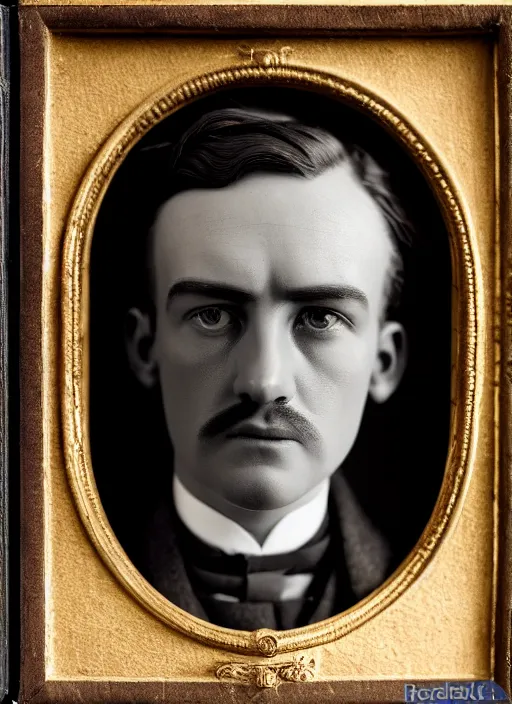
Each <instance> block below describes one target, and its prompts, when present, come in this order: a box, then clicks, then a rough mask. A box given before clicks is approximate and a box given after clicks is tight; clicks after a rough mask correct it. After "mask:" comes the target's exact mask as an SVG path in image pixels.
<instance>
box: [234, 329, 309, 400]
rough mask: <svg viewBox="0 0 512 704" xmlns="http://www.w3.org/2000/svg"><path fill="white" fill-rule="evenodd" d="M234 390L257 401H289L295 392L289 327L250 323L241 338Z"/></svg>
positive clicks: (236, 352) (240, 395) (237, 352)
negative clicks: (287, 328)
mask: <svg viewBox="0 0 512 704" xmlns="http://www.w3.org/2000/svg"><path fill="white" fill-rule="evenodd" d="M234 354H235V365H236V375H235V381H234V387H233V390H234V392H235V394H236V395H237V396H239V397H242V396H249V397H250V398H251V400H252V401H255V402H256V403H258V404H265V403H272V402H274V401H278V402H280V403H287V402H288V401H290V400H291V399H292V398H293V396H294V395H295V381H294V373H293V365H292V350H291V345H290V340H289V338H288V334H287V332H286V330H284V329H281V326H279V324H276V323H275V322H274V324H272V323H270V322H269V321H267V322H266V324H265V322H262V323H261V324H260V325H254V326H252V327H249V328H248V329H247V330H246V331H245V334H244V336H243V338H242V339H241V340H240V341H239V342H238V344H237V347H236V350H234Z"/></svg>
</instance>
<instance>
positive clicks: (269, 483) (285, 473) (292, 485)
mask: <svg viewBox="0 0 512 704" xmlns="http://www.w3.org/2000/svg"><path fill="white" fill-rule="evenodd" d="M298 470H300V468H297V467H296V468H295V470H291V469H290V470H287V469H284V468H282V467H281V468H279V467H274V466H268V465H257V466H255V467H254V468H253V470H252V471H251V472H250V474H249V473H248V472H247V470H246V469H245V470H244V471H237V472H230V473H229V475H230V479H231V481H226V483H225V484H224V486H223V492H222V493H223V495H224V499H225V500H226V501H227V502H228V503H230V504H232V505H233V506H236V507H237V508H240V509H243V510H246V511H272V510H276V509H282V508H285V507H287V506H290V505H293V504H295V503H296V502H298V501H299V500H300V499H301V498H302V497H303V496H304V495H305V494H307V493H308V491H309V490H310V488H311V487H310V486H309V482H308V481H307V479H308V477H307V474H308V473H307V472H300V471H298ZM226 479H227V477H226Z"/></svg>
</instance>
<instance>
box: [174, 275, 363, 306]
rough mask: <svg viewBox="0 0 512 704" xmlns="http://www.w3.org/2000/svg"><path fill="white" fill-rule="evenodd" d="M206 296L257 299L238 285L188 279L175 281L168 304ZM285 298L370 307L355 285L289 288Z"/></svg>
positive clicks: (241, 301) (242, 302)
mask: <svg viewBox="0 0 512 704" xmlns="http://www.w3.org/2000/svg"><path fill="white" fill-rule="evenodd" d="M187 294H188V295H195V296H205V297H206V298H221V299H222V300H225V301H232V302H233V303H238V304H244V303H251V302H253V301H255V300H256V296H255V295H254V294H253V293H249V292H248V291H244V290H243V289H241V288H238V287H236V286H229V285H227V284H221V283H212V282H209V281H198V280H186V281H178V282H177V283H175V284H174V285H173V286H172V287H171V289H170V291H169V294H168V296H167V304H169V303H170V302H171V300H172V299H173V298H175V297H176V296H184V295H187ZM283 298H285V299H286V300H288V301H294V302H300V303H309V302H314V301H323V300H326V299H336V300H347V299H348V300H353V301H358V302H359V303H361V304H362V305H363V306H364V307H365V308H367V307H368V298H367V297H366V295H365V294H364V293H363V292H362V291H361V290H360V289H358V288H355V287H354V286H334V285H332V284H331V285H329V284H327V285H322V286H304V287H303V288H294V289H289V290H286V291H284V292H283Z"/></svg>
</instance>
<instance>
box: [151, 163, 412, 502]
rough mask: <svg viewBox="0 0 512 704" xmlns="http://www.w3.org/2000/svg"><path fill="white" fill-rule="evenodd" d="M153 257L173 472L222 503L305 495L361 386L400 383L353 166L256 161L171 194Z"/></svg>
mask: <svg viewBox="0 0 512 704" xmlns="http://www.w3.org/2000/svg"><path fill="white" fill-rule="evenodd" d="M153 257H154V259H153V261H154V272H153V274H154V289H155V294H154V295H155V308H156V330H155V331H154V338H153V340H152V346H151V351H150V362H151V364H152V365H153V366H154V368H155V370H156V372H157V378H158V379H159V383H160V385H161V391H162V398H163V404H164V410H165V417H166V421H167V427H168V430H169V435H170V438H171V441H172V445H173V448H174V454H175V459H174V462H175V471H176V472H177V474H178V476H179V478H180V479H181V481H182V482H183V484H184V485H185V486H188V487H189V489H191V490H192V491H193V493H195V494H196V495H198V496H199V497H200V498H203V499H205V500H207V501H208V502H209V503H210V505H213V506H215V507H216V508H219V509H222V506H223V505H226V504H230V505H232V506H233V505H234V506H237V507H241V508H246V509H257V510H261V509H274V508H279V507H284V506H287V505H290V504H292V503H295V502H298V501H300V500H301V499H302V498H303V497H305V496H307V495H308V494H309V493H311V492H312V491H314V490H315V488H316V487H318V485H319V484H320V483H321V482H323V481H324V480H325V479H326V478H328V477H330V475H332V474H333V472H334V471H335V470H336V469H337V468H338V467H339V466H340V464H341V463H342V462H343V461H344V460H345V458H346V456H347V454H348V452H349V450H350V448H351V447H352V444H353V443H354V440H355V438H356V436H357V433H358V429H359V425H360V422H361V416H362V412H363V408H364V405H365V402H366V399H367V396H368V393H369V392H370V393H373V394H374V396H375V398H376V400H379V401H382V400H385V399H386V398H387V397H388V396H389V395H390V394H391V393H392V392H393V391H394V389H395V388H396V386H397V384H398V383H399V379H400V375H401V368H402V366H403V365H401V363H400V360H399V357H400V347H402V344H401V342H400V341H399V342H398V344H397V338H398V337H401V335H402V330H401V328H400V326H399V325H398V324H397V323H383V311H384V308H385V290H386V279H387V275H388V269H389V266H390V261H391V243H390V238H389V234H388V231H387V225H386V222H385V220H384V218H383V216H382V214H381V212H380V210H379V208H378V207H377V206H376V204H375V203H374V202H373V200H372V199H371V197H370V196H369V195H368V194H367V192H366V191H365V190H364V188H363V187H362V186H361V185H360V184H359V183H358V181H357V180H356V178H355V177H354V175H353V173H352V171H351V169H350V168H349V167H348V166H346V165H342V166H337V167H335V168H332V169H330V170H329V171H327V172H325V173H323V174H322V175H320V176H317V177H316V178H313V179H310V180H308V179H305V178H301V177H295V176H291V175H277V174H255V175H252V176H250V177H246V178H244V179H242V180H241V181H239V182H238V183H235V184H233V185H231V186H229V187H227V188H222V189H212V190H194V191H188V192H184V193H181V194H179V195H177V196H175V197H173V198H171V199H170V200H169V201H168V202H166V203H165V204H164V205H163V206H162V207H161V209H160V211H159V213H158V214H157V217H156V220H155V223H154V230H153ZM146 322H147V321H146ZM397 350H398V351H397Z"/></svg>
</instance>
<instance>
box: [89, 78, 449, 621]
mask: <svg viewBox="0 0 512 704" xmlns="http://www.w3.org/2000/svg"><path fill="white" fill-rule="evenodd" d="M451 282H452V275H451V259H450V248H449V238H448V233H447V228H446V225H445V223H444V222H443V217H442V214H441V211H440V208H439V205H438V203H437V201H436V198H435V196H434V194H433V193H432V192H431V189H430V187H429V185H428V183H427V181H426V179H425V177H424V175H423V174H422V173H421V171H420V169H419V167H418V165H417V164H416V163H415V162H414V160H413V159H412V157H411V156H410V154H408V153H407V151H406V150H405V148H404V147H403V145H401V144H399V143H398V142H397V140H396V138H395V137H394V136H393V135H392V134H390V133H388V132H387V131H386V130H385V129H384V128H383V127H382V126H381V125H379V124H378V123H377V122H376V121H374V120H373V119H372V118H370V117H369V116H368V115H365V114H362V113H361V112H360V111H358V110H356V109H355V108H353V107H349V106H348V105H345V104H343V103H342V102H341V101H340V100H335V99H334V98H333V97H329V96H326V95H322V94H317V93H313V92H308V91H305V90H298V89H291V88H282V87H280V88H278V87H275V88H247V89H242V88H239V89H236V90H235V89H231V90H226V91H222V92H219V93H214V94H212V95H209V96H207V97H203V98H201V99H200V100H197V101H195V102H193V103H191V104H190V105H188V106H185V107H183V108H181V109H180V110H178V111H177V112H176V113H175V114H173V115H171V116H170V117H167V118H166V119H165V120H163V121H162V122H161V123H160V124H159V125H157V126H156V127H154V128H153V129H152V130H150V131H149V133H148V134H147V135H146V136H144V137H143V138H142V139H141V140H140V141H139V142H138V143H137V144H136V145H135V146H134V147H133V148H132V150H131V152H130V153H129V155H128V157H127V158H126V159H125V161H124V162H123V164H122V165H121V167H120V168H119V170H118V172H117V173H116V175H115V177H114V179H113V181H112V183H111V185H110V187H109V189H108V191H107V193H106V195H105V198H104V200H103V202H102V205H101V208H100V211H99V214H98V218H97V221H96V226H95V230H94V236H93V241H92V251H91V264H90V404H91V405H90V433H91V453H92V466H93V468H94V475H95V479H96V484H97V487H98V491H99V496H100V498H101V501H102V504H103V507H104V509H105V511H106V514H107V517H108V520H109V522H110V524H111V526H112V529H113V530H114V532H115V534H116V536H117V538H118V539H119V541H120V543H121V545H122V547H123V548H124V550H125V551H126V553H127V555H128V557H129V559H130V560H131V561H132V562H133V563H134V564H135V566H136V567H137V569H138V570H139V571H140V573H141V574H142V575H143V576H144V577H145V578H146V579H147V581H148V582H149V583H150V584H151V585H152V586H153V587H155V588H156V589H157V590H158V591H159V592H160V593H161V594H162V595H163V596H165V597H166V598H167V599H168V600H169V601H171V602H172V603H173V604H175V605H176V606H178V607H180V608H181V609H183V610H185V611H186V612H188V613H190V614H193V615H194V616H197V617H199V618H201V619H204V620H205V621H208V622H211V623H213V624H216V625H219V626H224V627H227V628H231V629H239V630H248V631H251V630H255V629H258V628H271V629H276V630H286V629H293V628H297V627H302V626H307V625H309V624H313V623H317V622H319V621H322V620H324V619H326V618H329V617H331V616H334V615H336V614H339V613H342V612H343V611H345V610H346V609H348V608H350V607H352V606H354V605H355V604H356V603H358V602H359V601H360V600H361V599H363V598H364V597H366V596H367V595H369V594H370V593H371V592H373V591H374V590H375V589H377V588H378V587H379V586H381V585H382V584H383V583H384V582H385V581H386V579H387V578H388V577H390V576H391V574H392V573H393V572H394V571H395V570H396V569H397V568H398V567H399V565H400V563H401V562H402V561H403V560H404V559H405V558H406V557H407V555H408V554H409V553H410V551H411V550H412V549H413V548H414V545H415V543H416V542H417V541H418V540H419V538H420V536H421V533H422V531H423V530H424V529H425V527H426V525H427V522H428V520H429V517H430V515H431V513H432V511H433V508H434V505H435V502H436V499H437V497H438V493H439V489H440V486H441V482H442V478H443V473H444V468H445V463H446V457H447V449H448V438H449V430H450V370H451V344H450V338H451Z"/></svg>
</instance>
